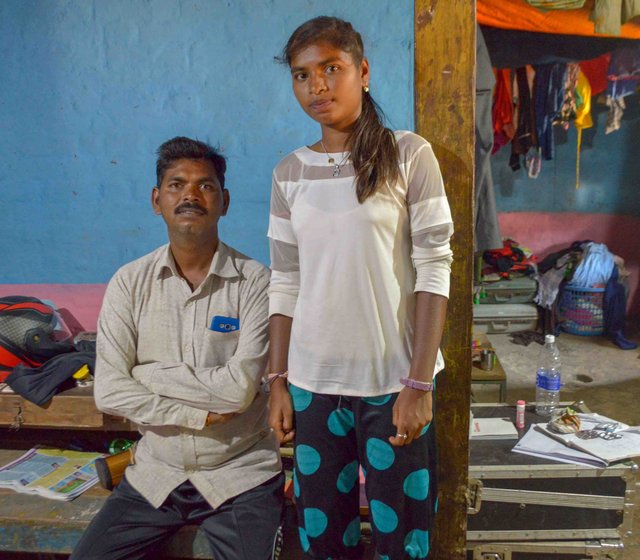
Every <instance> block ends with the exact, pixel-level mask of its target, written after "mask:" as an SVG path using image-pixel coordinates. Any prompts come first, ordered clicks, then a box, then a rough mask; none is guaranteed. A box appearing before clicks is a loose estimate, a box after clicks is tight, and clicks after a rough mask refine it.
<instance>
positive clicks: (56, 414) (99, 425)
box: [0, 387, 136, 431]
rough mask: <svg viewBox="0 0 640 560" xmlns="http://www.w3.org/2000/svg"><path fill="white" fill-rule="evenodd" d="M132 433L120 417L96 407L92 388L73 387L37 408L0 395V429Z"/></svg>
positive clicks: (127, 422)
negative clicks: (20, 428)
mask: <svg viewBox="0 0 640 560" xmlns="http://www.w3.org/2000/svg"><path fill="white" fill-rule="evenodd" d="M16 424H17V425H19V427H25V428H72V429H91V430H117V431H136V427H135V425H134V424H132V423H131V422H129V421H128V420H126V419H124V418H119V417H115V416H111V415H108V414H104V413H102V412H100V411H99V410H98V409H97V408H96V404H95V401H94V399H93V389H92V387H73V388H72V389H69V390H67V391H63V392H62V393H59V394H57V395H56V396H54V397H53V398H52V399H51V400H50V401H49V402H47V403H45V404H44V405H43V406H38V405H37V404H34V403H32V402H30V401H28V400H27V399H24V398H23V397H21V396H20V395H16V394H1V395H0V426H12V425H14V426H15V425H16Z"/></svg>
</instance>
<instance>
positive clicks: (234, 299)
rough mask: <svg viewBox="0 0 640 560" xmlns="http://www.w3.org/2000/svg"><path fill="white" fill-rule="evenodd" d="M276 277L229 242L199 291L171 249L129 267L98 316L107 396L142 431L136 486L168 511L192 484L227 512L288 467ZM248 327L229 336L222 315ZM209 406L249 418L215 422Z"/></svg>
mask: <svg viewBox="0 0 640 560" xmlns="http://www.w3.org/2000/svg"><path fill="white" fill-rule="evenodd" d="M268 284H269V271H268V269H267V268H266V267H264V266H262V265H261V264H259V263H258V262H256V261H254V260H251V259H249V258H248V257H246V256H244V255H242V254H241V253H238V252H237V251H235V250H233V249H232V248H230V247H228V246H226V245H224V244H223V243H219V245H218V249H217V251H216V253H215V255H214V257H213V260H212V262H211V267H210V269H209V273H208V275H207V277H206V278H205V280H204V281H203V282H202V284H201V285H200V286H199V287H198V288H197V289H196V290H195V291H193V292H192V291H191V289H190V287H189V285H188V284H187V282H186V281H185V280H184V278H182V277H181V276H180V275H179V274H178V271H177V268H176V264H175V261H174V259H173V257H172V255H171V251H170V249H169V246H168V245H165V246H163V247H160V248H159V249H157V250H155V251H154V252H152V253H150V254H148V255H146V256H144V257H142V258H140V259H138V260H136V261H133V262H131V263H129V264H127V265H125V266H123V267H122V268H121V269H120V270H118V272H117V273H116V274H115V276H114V277H113V278H112V280H111V281H110V282H109V286H108V287H107V292H106V294H105V298H104V302H103V305H102V310H101V312H100V319H99V321H98V340H97V360H96V376H95V377H96V379H95V398H96V403H97V405H98V408H100V410H102V411H104V412H108V413H111V414H116V415H119V416H124V417H125V418H128V419H129V420H131V421H133V422H135V423H137V424H138V426H139V429H140V433H141V434H142V439H141V440H140V442H139V444H138V447H137V449H136V464H135V465H133V466H130V467H128V468H127V471H126V476H127V480H128V481H129V482H130V483H131V484H132V485H133V486H134V488H136V489H137V490H138V491H139V492H140V493H141V494H142V495H143V496H144V497H145V498H146V499H147V500H149V502H150V503H151V504H152V505H153V506H155V507H159V506H160V505H161V504H162V502H163V501H164V500H165V499H166V498H167V496H168V495H169V493H170V492H171V491H172V490H173V489H175V488H176V487H177V486H179V485H180V484H181V483H183V482H184V481H186V480H190V481H191V483H192V484H193V485H194V486H195V487H196V488H197V489H198V491H199V492H200V493H201V494H202V495H203V497H204V498H205V499H206V500H207V501H208V502H209V503H210V504H211V505H212V506H213V507H214V508H215V507H218V506H219V505H220V504H222V503H223V502H224V501H226V500H228V499H229V498H232V497H234V496H237V495H239V494H241V493H243V492H245V491H247V490H249V489H251V488H253V487H255V486H258V485H259V484H261V483H263V482H265V481H267V480H269V479H270V478H272V477H273V476H275V475H276V474H277V473H278V472H280V469H281V464H280V459H279V455H278V450H277V444H276V439H275V437H274V435H273V434H272V433H271V431H270V430H269V428H268V426H267V407H266V405H267V399H268V397H267V395H266V393H265V392H264V391H263V390H261V379H262V376H263V374H264V371H265V366H266V360H267V345H268V337H267V326H268V296H267V287H268ZM216 316H220V317H223V318H232V319H238V320H239V328H238V329H235V330H229V331H227V332H217V331H214V330H212V329H211V326H212V321H213V318H214V317H216ZM209 411H212V412H218V413H225V412H238V413H240V414H238V415H237V416H236V417H234V418H233V419H232V420H230V421H228V422H227V423H225V424H222V425H211V426H208V427H205V420H206V418H207V414H208V412H209Z"/></svg>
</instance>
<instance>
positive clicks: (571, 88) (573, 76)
mask: <svg viewBox="0 0 640 560" xmlns="http://www.w3.org/2000/svg"><path fill="white" fill-rule="evenodd" d="M579 70H580V67H579V66H578V64H574V63H572V64H567V76H566V79H565V83H564V99H563V101H562V108H561V109H560V122H561V124H562V127H563V128H564V129H565V130H569V121H570V120H571V119H572V118H573V117H574V115H575V114H576V110H577V107H576V87H577V86H578V71H579Z"/></svg>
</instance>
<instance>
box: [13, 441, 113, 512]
mask: <svg viewBox="0 0 640 560" xmlns="http://www.w3.org/2000/svg"><path fill="white" fill-rule="evenodd" d="M99 457H104V454H102V453H86V452H82V451H68V450H64V449H52V448H43V447H34V448H33V449H30V450H29V451H27V452H26V453H25V454H24V455H22V457H20V458H18V459H16V460H15V461H12V462H11V463H9V464H8V465H5V466H4V467H0V488H9V489H11V490H15V491H16V492H22V493H25V494H38V495H40V496H44V497H45V498H51V499H53V500H64V501H68V500H73V499H74V498H75V497H77V496H78V495H80V494H82V492H84V491H85V490H87V489H89V488H91V487H92V486H93V485H95V484H96V483H97V482H98V474H97V472H96V467H95V460H96V459H98V458H99Z"/></svg>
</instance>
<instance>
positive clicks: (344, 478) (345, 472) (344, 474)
mask: <svg viewBox="0 0 640 560" xmlns="http://www.w3.org/2000/svg"><path fill="white" fill-rule="evenodd" d="M358 474H359V473H358V461H353V462H352V463H349V464H348V465H346V466H345V467H344V469H342V470H341V471H340V474H339V475H338V482H337V484H336V486H337V487H338V490H339V491H340V492H342V493H343V494H348V493H349V492H351V490H353V487H354V486H355V484H356V482H357V480H358Z"/></svg>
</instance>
